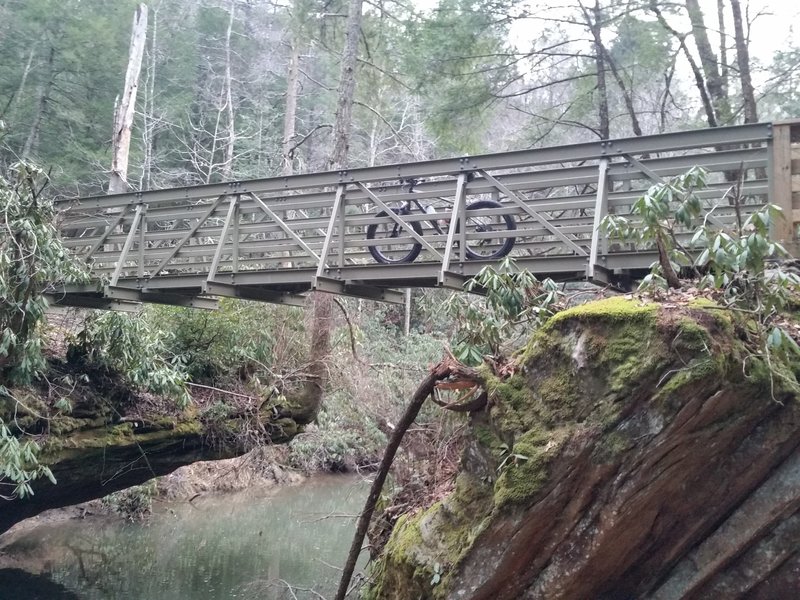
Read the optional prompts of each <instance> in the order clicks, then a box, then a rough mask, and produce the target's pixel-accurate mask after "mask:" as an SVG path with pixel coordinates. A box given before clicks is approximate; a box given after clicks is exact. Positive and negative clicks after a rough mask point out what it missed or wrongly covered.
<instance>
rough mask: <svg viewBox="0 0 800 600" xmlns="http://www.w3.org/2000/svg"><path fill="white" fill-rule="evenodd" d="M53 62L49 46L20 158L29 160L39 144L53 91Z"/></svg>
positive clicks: (52, 52) (51, 50)
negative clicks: (34, 107) (31, 119)
mask: <svg viewBox="0 0 800 600" xmlns="http://www.w3.org/2000/svg"><path fill="white" fill-rule="evenodd" d="M55 60H56V49H55V48H54V47H52V46H51V47H50V51H49V52H48V54H47V71H46V73H45V78H44V80H43V81H42V84H41V86H40V87H39V97H38V99H37V101H36V113H34V115H33V121H31V128H30V131H29V132H28V137H27V139H26V140H25V145H24V146H23V148H22V158H30V156H31V154H32V153H33V152H34V151H35V150H36V146H37V145H38V144H39V130H40V129H41V126H42V119H43V118H44V115H45V112H47V103H48V102H49V101H50V91H51V90H52V89H53V80H54V79H55V76H56V75H55V71H54V65H55Z"/></svg>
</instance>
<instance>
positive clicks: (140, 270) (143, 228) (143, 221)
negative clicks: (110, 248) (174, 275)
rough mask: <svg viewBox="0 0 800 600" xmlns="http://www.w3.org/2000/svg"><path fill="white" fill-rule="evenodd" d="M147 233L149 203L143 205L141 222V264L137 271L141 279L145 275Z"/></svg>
mask: <svg viewBox="0 0 800 600" xmlns="http://www.w3.org/2000/svg"><path fill="white" fill-rule="evenodd" d="M146 233H147V204H143V205H142V218H141V221H140V222H139V264H138V265H137V267H138V269H137V271H136V273H137V276H138V277H139V279H142V278H143V277H144V250H145V245H146V244H147V241H146V240H145V237H144V236H145V234H146Z"/></svg>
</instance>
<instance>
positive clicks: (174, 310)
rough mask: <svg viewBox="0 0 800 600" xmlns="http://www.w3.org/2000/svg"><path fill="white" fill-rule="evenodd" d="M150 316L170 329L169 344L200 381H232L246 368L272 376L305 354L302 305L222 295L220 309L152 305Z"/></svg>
mask: <svg viewBox="0 0 800 600" xmlns="http://www.w3.org/2000/svg"><path fill="white" fill-rule="evenodd" d="M145 319H146V321H147V322H148V324H149V326H150V327H151V328H152V329H154V330H158V331H169V332H170V335H168V336H165V338H164V346H165V348H166V349H167V351H168V353H169V355H171V356H180V357H181V361H182V363H183V364H184V365H186V367H185V368H186V371H187V373H188V374H189V376H190V377H191V378H192V380H195V381H200V380H210V381H218V380H220V379H228V380H231V379H233V378H237V377H238V376H239V375H240V374H241V373H242V372H246V373H247V374H266V375H268V376H269V375H270V374H271V372H273V371H276V370H277V371H280V370H281V369H284V370H291V369H292V368H294V367H296V366H297V365H298V363H300V362H301V361H302V358H303V352H302V349H303V345H304V339H305V333H304V328H303V317H302V311H301V310H299V309H294V308H286V307H276V306H272V305H268V304H264V303H259V302H247V301H242V300H236V299H230V298H223V299H221V300H220V304H219V309H218V310H215V311H202V310H194V309H187V308H180V307H174V306H149V307H148V308H147V312H146V314H145ZM269 379H270V381H272V378H271V377H269Z"/></svg>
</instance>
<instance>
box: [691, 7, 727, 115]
mask: <svg viewBox="0 0 800 600" xmlns="http://www.w3.org/2000/svg"><path fill="white" fill-rule="evenodd" d="M686 12H687V13H688V14H689V20H690V21H691V22H692V34H693V35H694V41H695V44H696V45H697V52H698V55H699V56H700V64H701V65H702V67H703V73H704V75H705V81H706V87H707V88H708V95H709V96H710V97H711V102H712V104H713V106H714V113H715V115H716V117H717V123H718V124H719V125H727V124H728V123H729V122H730V119H731V107H730V101H729V99H728V96H727V94H726V93H725V85H724V83H723V79H722V76H721V75H720V73H719V68H718V65H719V63H718V62H717V57H716V55H715V54H714V50H713V48H712V47H711V42H710V41H709V39H708V30H707V28H706V24H705V20H704V18H703V11H702V10H700V4H699V0H686Z"/></svg>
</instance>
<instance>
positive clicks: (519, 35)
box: [414, 0, 800, 64]
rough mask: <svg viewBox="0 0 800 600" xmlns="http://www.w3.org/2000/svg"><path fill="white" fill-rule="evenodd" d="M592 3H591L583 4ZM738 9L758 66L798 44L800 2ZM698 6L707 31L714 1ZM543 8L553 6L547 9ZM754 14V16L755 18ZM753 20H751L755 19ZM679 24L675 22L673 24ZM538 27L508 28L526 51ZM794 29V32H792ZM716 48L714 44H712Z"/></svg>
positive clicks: (531, 23)
mask: <svg viewBox="0 0 800 600" xmlns="http://www.w3.org/2000/svg"><path fill="white" fill-rule="evenodd" d="M414 3H415V4H416V5H417V6H419V7H420V8H421V9H423V10H430V9H432V8H434V7H435V6H436V5H437V4H438V1H437V0H414ZM587 3H588V4H592V3H591V0H589V1H588V2H587ZM520 4H521V5H525V4H527V5H529V6H534V7H537V8H534V9H532V10H531V12H532V13H533V14H537V13H539V14H542V16H544V15H546V14H550V11H551V10H553V9H555V7H558V6H564V5H573V6H574V5H575V4H576V2H575V0H552V1H550V2H548V1H546V0H545V1H542V0H535V1H525V2H520ZM741 4H742V10H743V11H746V12H747V14H748V15H749V18H750V20H751V21H753V23H752V30H751V32H750V52H751V54H752V56H753V57H754V58H758V59H759V60H760V61H761V62H762V64H768V63H769V62H770V61H771V59H772V55H773V53H774V52H775V51H776V50H779V49H781V48H786V47H788V46H792V45H793V46H798V45H800V39H798V31H797V28H798V27H800V2H798V0H749V1H748V0H741ZM700 6H701V8H702V9H703V11H704V13H705V15H706V23H707V25H708V27H709V28H714V29H715V28H716V20H717V19H716V15H717V0H700ZM544 7H553V9H548V8H544ZM757 15H758V16H757ZM756 16H757V18H754V17H756ZM727 17H728V18H727V20H728V25H727V28H728V31H727V33H728V35H730V36H732V35H733V24H732V21H731V17H730V9H728V13H727ZM675 24H676V25H679V23H677V22H676V23H675ZM539 27H541V25H539V24H537V21H535V20H524V21H519V22H517V23H516V24H515V25H514V27H513V28H512V34H511V37H512V41H513V42H514V43H515V44H517V45H518V46H520V47H521V49H527V48H528V47H529V45H530V43H531V41H532V40H534V39H536V31H537V29H538V28H539ZM688 27H689V26H688V21H687V23H686V24H684V29H688ZM793 28H794V30H793ZM715 46H716V44H715Z"/></svg>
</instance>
